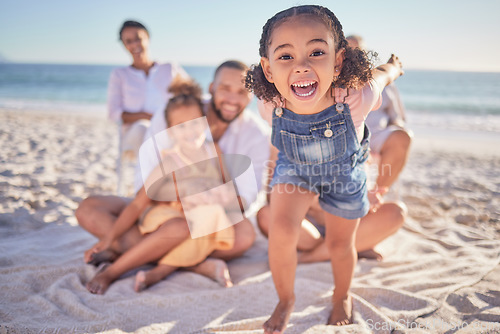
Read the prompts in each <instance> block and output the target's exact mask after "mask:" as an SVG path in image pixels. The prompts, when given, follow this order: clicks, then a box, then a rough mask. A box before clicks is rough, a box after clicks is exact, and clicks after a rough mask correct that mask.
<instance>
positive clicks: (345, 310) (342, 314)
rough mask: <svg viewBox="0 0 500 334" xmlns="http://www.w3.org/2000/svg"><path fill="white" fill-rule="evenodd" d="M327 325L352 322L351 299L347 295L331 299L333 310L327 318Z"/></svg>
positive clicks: (342, 324)
mask: <svg viewBox="0 0 500 334" xmlns="http://www.w3.org/2000/svg"><path fill="white" fill-rule="evenodd" d="M327 324H328V325H335V326H344V325H349V324H352V299H351V296H347V298H345V299H341V300H338V301H335V300H334V301H333V310H332V313H331V314H330V317H329V318H328V323H327Z"/></svg>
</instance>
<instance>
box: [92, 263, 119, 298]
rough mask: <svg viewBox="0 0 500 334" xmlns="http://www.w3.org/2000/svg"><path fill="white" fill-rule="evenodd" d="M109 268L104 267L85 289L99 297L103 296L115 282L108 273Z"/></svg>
mask: <svg viewBox="0 0 500 334" xmlns="http://www.w3.org/2000/svg"><path fill="white" fill-rule="evenodd" d="M107 267H108V266H104V267H103V268H101V269H100V270H99V271H98V272H97V273H96V274H95V276H94V278H92V279H91V280H90V281H89V282H88V283H87V284H86V285H85V287H86V288H87V290H89V291H90V292H91V293H94V294H97V295H103V294H104V293H105V292H106V290H108V287H109V285H110V284H111V283H112V282H113V281H114V279H113V278H112V277H110V276H109V275H108V274H107V273H106V268H107Z"/></svg>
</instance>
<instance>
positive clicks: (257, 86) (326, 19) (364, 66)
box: [245, 5, 372, 102]
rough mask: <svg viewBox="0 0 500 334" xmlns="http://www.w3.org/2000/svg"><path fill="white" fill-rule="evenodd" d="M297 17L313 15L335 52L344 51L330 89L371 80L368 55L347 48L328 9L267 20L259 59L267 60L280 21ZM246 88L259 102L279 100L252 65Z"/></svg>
mask: <svg viewBox="0 0 500 334" xmlns="http://www.w3.org/2000/svg"><path fill="white" fill-rule="evenodd" d="M298 15H312V16H315V17H316V18H318V19H320V20H321V21H322V22H323V23H324V24H325V25H326V26H327V27H328V28H329V29H330V30H331V32H332V34H333V38H334V40H335V43H336V46H335V52H338V51H339V50H341V49H345V53H344V62H343V64H342V70H341V72H340V75H339V76H338V77H337V79H336V80H335V81H333V78H332V87H342V88H354V89H357V88H361V87H363V86H364V85H365V83H367V82H368V81H369V80H370V79H371V77H372V73H371V69H372V64H371V59H370V58H369V55H368V54H367V53H366V52H364V51H361V50H360V49H352V48H350V47H349V46H348V44H347V40H346V39H345V37H344V32H343V31H342V25H341V24H340V22H339V20H338V19H337V17H336V16H335V14H333V13H332V12H331V11H330V10H329V9H328V8H325V7H322V6H317V5H305V6H296V7H291V8H289V9H286V10H284V11H281V12H279V13H277V14H276V15H274V16H273V17H272V18H270V19H269V20H267V22H266V24H265V25H264V27H263V28H262V36H261V38H260V47H259V54H260V56H261V57H266V58H267V57H268V47H269V42H270V38H271V34H272V32H273V30H274V29H275V28H276V27H277V26H278V25H279V24H281V23H283V21H285V20H287V19H289V18H291V17H294V16H298ZM245 87H246V88H247V89H249V90H251V91H253V92H254V94H255V96H257V98H259V99H261V100H265V101H268V102H271V101H273V100H274V98H276V97H280V94H279V92H278V90H277V89H276V87H275V86H274V84H273V83H270V82H269V81H267V79H266V77H265V76H264V72H263V70H262V66H261V65H260V64H257V65H253V66H252V68H251V69H250V70H249V71H248V72H247V76H246V78H245Z"/></svg>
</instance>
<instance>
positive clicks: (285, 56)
mask: <svg viewBox="0 0 500 334" xmlns="http://www.w3.org/2000/svg"><path fill="white" fill-rule="evenodd" d="M278 59H281V60H289V59H292V56H290V55H283V56H281V57H279V58H278Z"/></svg>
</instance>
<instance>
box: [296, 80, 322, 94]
mask: <svg viewBox="0 0 500 334" xmlns="http://www.w3.org/2000/svg"><path fill="white" fill-rule="evenodd" d="M317 87H318V83H317V82H316V81H299V82H296V83H293V84H292V85H291V88H292V91H293V92H294V93H295V95H297V96H300V97H308V96H311V95H312V94H314V92H315V91H316V88H317Z"/></svg>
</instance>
